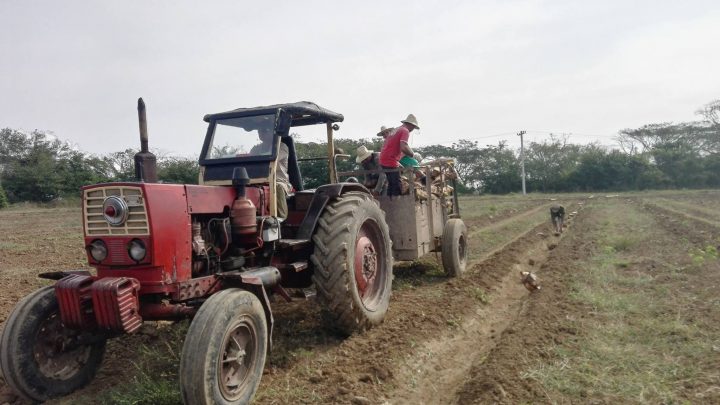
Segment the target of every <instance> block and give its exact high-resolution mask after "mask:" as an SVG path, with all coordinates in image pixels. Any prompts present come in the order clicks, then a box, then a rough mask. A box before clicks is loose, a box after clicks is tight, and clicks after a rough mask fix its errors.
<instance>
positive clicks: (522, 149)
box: [518, 131, 526, 195]
mask: <svg viewBox="0 0 720 405" xmlns="http://www.w3.org/2000/svg"><path fill="white" fill-rule="evenodd" d="M525 134H526V132H525V131H520V132H518V136H519V137H520V168H521V169H522V172H521V173H522V188H523V195H525V194H526V193H525V144H524V143H523V135H525Z"/></svg>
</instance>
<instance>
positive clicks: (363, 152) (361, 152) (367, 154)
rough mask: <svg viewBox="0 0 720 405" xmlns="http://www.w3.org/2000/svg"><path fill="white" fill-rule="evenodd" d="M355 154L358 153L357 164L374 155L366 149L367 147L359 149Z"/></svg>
mask: <svg viewBox="0 0 720 405" xmlns="http://www.w3.org/2000/svg"><path fill="white" fill-rule="evenodd" d="M355 152H356V153H357V158H356V159H355V162H356V163H362V161H363V160H365V159H367V158H369V157H370V156H371V155H372V154H373V151H371V150H370V149H368V148H367V147H365V145H362V146H360V147H358V148H357V150H356V151H355Z"/></svg>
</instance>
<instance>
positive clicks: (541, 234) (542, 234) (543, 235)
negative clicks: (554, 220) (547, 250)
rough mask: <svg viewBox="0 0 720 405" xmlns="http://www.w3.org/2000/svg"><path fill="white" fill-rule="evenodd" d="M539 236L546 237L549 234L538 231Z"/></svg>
mask: <svg viewBox="0 0 720 405" xmlns="http://www.w3.org/2000/svg"><path fill="white" fill-rule="evenodd" d="M537 236H540V237H542V238H544V237H546V236H547V235H545V234H544V233H542V232H538V233H537Z"/></svg>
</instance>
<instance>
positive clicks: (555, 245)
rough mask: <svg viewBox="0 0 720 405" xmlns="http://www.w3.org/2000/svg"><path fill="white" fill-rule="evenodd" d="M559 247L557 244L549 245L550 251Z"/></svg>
mask: <svg viewBox="0 0 720 405" xmlns="http://www.w3.org/2000/svg"><path fill="white" fill-rule="evenodd" d="M556 247H557V243H551V244H549V245H548V250H553V249H555V248H556Z"/></svg>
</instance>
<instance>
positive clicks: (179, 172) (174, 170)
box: [158, 157, 200, 184]
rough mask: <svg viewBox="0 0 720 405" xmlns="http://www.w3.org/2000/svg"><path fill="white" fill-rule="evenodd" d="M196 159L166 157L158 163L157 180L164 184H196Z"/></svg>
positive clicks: (197, 168) (197, 169) (197, 171)
mask: <svg viewBox="0 0 720 405" xmlns="http://www.w3.org/2000/svg"><path fill="white" fill-rule="evenodd" d="M199 173H200V170H199V166H198V161H197V159H189V158H175V157H167V158H164V159H162V160H161V161H160V162H159V163H158V179H159V180H161V181H163V182H165V183H177V184H197V183H198V176H199Z"/></svg>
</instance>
